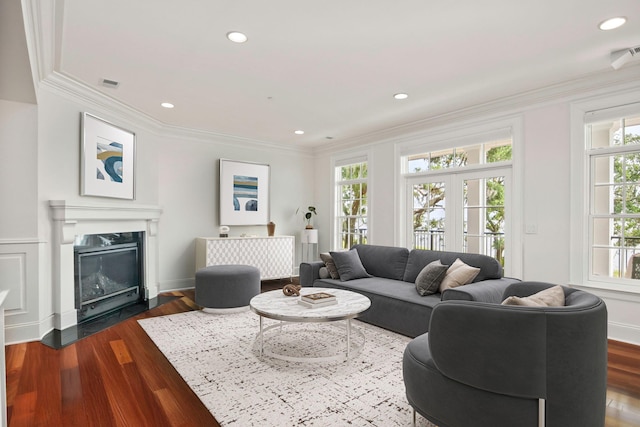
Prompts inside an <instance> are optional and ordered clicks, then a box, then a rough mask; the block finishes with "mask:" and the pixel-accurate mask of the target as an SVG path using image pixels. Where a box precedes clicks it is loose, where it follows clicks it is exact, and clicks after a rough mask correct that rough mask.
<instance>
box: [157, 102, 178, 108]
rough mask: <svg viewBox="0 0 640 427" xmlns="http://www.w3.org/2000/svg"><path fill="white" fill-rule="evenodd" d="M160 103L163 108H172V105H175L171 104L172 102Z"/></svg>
mask: <svg viewBox="0 0 640 427" xmlns="http://www.w3.org/2000/svg"><path fill="white" fill-rule="evenodd" d="M160 105H162V106H163V107H164V108H173V107H175V105H173V104H172V103H170V102H163V103H162V104H160Z"/></svg>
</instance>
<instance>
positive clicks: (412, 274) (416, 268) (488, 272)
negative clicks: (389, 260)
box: [402, 249, 502, 283]
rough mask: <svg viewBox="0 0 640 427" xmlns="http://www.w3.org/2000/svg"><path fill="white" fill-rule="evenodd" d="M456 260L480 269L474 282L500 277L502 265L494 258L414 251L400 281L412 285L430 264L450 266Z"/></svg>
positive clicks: (459, 253)
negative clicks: (458, 259)
mask: <svg viewBox="0 0 640 427" xmlns="http://www.w3.org/2000/svg"><path fill="white" fill-rule="evenodd" d="M457 258H460V259H461V260H462V262H464V263H465V264H468V265H470V266H472V267H478V268H480V272H479V273H478V275H477V276H476V277H475V279H473V281H474V282H480V281H482V280H487V279H500V278H501V277H502V265H500V263H499V262H498V261H497V260H496V259H495V258H491V257H490V256H487V255H481V254H468V253H461V252H447V251H428V250H423V249H414V250H412V251H411V252H410V253H409V259H408V260H407V268H406V270H405V273H404V277H403V279H402V280H404V281H405V282H410V283H414V282H415V281H416V278H417V277H418V274H420V271H422V269H423V268H424V267H425V266H426V265H427V264H429V263H430V262H433V261H435V260H437V259H439V260H440V262H442V263H443V264H445V265H451V264H453V263H454V262H455V260H456V259H457Z"/></svg>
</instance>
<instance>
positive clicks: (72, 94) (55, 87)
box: [40, 71, 312, 156]
mask: <svg viewBox="0 0 640 427" xmlns="http://www.w3.org/2000/svg"><path fill="white" fill-rule="evenodd" d="M40 86H41V89H44V88H47V89H49V90H50V91H52V92H54V93H56V94H57V95H59V96H62V97H64V98H66V99H69V100H70V101H72V102H77V103H79V104H82V105H83V106H86V107H87V108H91V109H93V110H95V111H98V112H100V114H101V115H102V116H116V117H117V118H118V121H119V122H124V123H122V125H126V126H128V127H130V128H132V129H136V128H137V129H139V128H141V127H142V128H143V129H144V130H146V131H148V132H151V133H153V134H155V135H157V136H161V137H173V138H178V139H182V140H185V139H188V140H190V141H192V142H199V143H206V144H211V143H215V144H217V145H226V146H229V147H238V145H241V146H242V147H247V148H251V149H256V150H268V151H273V150H277V151H284V152H289V153H296V154H299V155H308V156H311V155H312V150H311V148H304V147H297V146H294V147H292V146H288V145H284V144H278V143H274V142H269V141H261V140H255V139H250V138H243V137H238V136H234V135H227V134H221V133H217V132H211V131H206V130H201V129H192V128H186V127H180V126H173V125H169V124H166V123H164V122H161V121H159V120H157V119H155V118H153V117H151V116H150V115H148V114H146V113H144V112H143V111H140V110H138V109H136V108H133V107H131V106H130V105H128V104H125V103H123V102H120V101H118V100H116V99H115V98H111V97H109V96H108V95H105V94H104V93H102V92H100V91H98V90H96V89H94V88H92V87H91V86H89V85H86V84H84V83H82V82H79V81H77V80H75V79H73V78H71V77H70V76H68V75H65V74H62V73H58V72H55V71H53V72H51V73H50V74H49V75H48V76H47V77H46V78H45V79H44V80H41V82H40ZM110 119H112V118H111V117H110Z"/></svg>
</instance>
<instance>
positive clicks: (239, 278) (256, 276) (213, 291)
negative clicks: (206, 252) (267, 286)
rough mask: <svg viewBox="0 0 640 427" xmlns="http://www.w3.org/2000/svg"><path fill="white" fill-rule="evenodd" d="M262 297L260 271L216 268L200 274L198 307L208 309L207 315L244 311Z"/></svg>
mask: <svg viewBox="0 0 640 427" xmlns="http://www.w3.org/2000/svg"><path fill="white" fill-rule="evenodd" d="M259 293H260V270H258V269H257V268H256V267H253V266H250V265H212V266H209V267H204V268H201V269H200V270H198V271H196V304H198V305H199V306H201V307H204V309H203V311H207V312H210V313H220V312H229V311H238V310H244V309H246V308H247V307H248V306H249V301H251V298H253V297H255V296H256V295H258V294H259ZM234 309H235V310H234Z"/></svg>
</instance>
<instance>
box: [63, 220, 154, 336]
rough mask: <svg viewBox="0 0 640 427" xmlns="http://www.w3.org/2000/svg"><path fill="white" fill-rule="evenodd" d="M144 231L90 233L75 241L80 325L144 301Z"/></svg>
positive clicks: (76, 285) (76, 293)
mask: <svg viewBox="0 0 640 427" xmlns="http://www.w3.org/2000/svg"><path fill="white" fill-rule="evenodd" d="M143 236H144V235H143V232H131V233H111V234H90V235H83V236H78V237H77V238H76V241H75V242H74V261H75V268H74V270H75V295H76V309H77V310H78V323H79V324H80V323H82V322H85V321H87V320H92V319H95V318H97V317H99V316H102V315H106V314H108V313H110V312H112V311H114V310H118V309H121V308H123V307H126V306H128V305H133V304H137V303H139V302H141V301H143V300H144V294H145V293H144V261H143V260H144V256H143V250H144V247H143V241H144V239H143Z"/></svg>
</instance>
